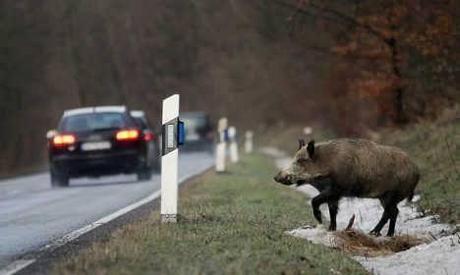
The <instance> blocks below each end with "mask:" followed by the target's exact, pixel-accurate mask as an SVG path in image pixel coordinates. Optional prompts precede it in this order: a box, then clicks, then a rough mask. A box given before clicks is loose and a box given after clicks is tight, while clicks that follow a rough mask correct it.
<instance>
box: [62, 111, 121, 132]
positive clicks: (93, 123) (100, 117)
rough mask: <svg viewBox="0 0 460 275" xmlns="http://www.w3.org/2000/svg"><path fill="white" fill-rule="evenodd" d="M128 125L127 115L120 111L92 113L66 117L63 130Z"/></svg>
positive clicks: (96, 128)
mask: <svg viewBox="0 0 460 275" xmlns="http://www.w3.org/2000/svg"><path fill="white" fill-rule="evenodd" d="M126 126H128V121H127V120H126V118H125V116H124V115H123V114H120V113H92V114H82V115H74V116H69V117H66V118H64V120H63V121H62V124H61V131H66V132H84V131H98V130H109V129H119V128H123V127H126Z"/></svg>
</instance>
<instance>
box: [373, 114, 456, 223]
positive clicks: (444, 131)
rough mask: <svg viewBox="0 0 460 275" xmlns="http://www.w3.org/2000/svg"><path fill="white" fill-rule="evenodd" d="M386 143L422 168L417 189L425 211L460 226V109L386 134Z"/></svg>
mask: <svg viewBox="0 0 460 275" xmlns="http://www.w3.org/2000/svg"><path fill="white" fill-rule="evenodd" d="M382 140H383V142H384V143H387V144H393V145H396V146H398V147H401V148H403V149H404V150H406V151H407V152H408V153H409V155H410V156H411V157H412V158H413V159H414V160H415V161H416V163H417V164H418V165H419V168H420V171H421V174H422V178H421V181H420V183H419V186H418V188H417V190H418V192H419V193H420V194H421V195H422V199H421V201H420V204H421V206H422V208H423V209H425V210H428V211H431V212H433V213H437V214H439V215H440V217H441V219H442V221H443V222H448V223H452V224H459V223H460V107H458V106H457V107H456V108H453V109H449V110H446V112H445V113H444V114H443V115H442V116H441V117H440V118H439V119H438V120H436V121H435V122H421V123H418V124H415V125H413V126H411V127H408V128H406V129H403V130H387V131H384V132H383V135H382Z"/></svg>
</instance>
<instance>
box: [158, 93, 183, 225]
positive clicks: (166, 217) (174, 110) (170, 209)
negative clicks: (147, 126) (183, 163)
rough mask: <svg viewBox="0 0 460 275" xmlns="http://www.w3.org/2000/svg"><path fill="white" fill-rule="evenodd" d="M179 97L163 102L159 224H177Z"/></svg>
mask: <svg viewBox="0 0 460 275" xmlns="http://www.w3.org/2000/svg"><path fill="white" fill-rule="evenodd" d="M178 121H179V95H178V94H175V95H172V96H170V97H168V98H166V99H164V100H163V116H162V125H163V129H162V150H161V151H162V152H161V211H160V213H161V222H162V223H175V222H177V191H178V168H179V167H178V166H179V163H178V162H179V160H178V158H179V150H178V148H177V129H178V127H177V124H178Z"/></svg>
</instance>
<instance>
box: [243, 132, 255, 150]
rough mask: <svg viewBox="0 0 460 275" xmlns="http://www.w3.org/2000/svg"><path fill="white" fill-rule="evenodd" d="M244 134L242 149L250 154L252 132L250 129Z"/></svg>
mask: <svg viewBox="0 0 460 275" xmlns="http://www.w3.org/2000/svg"><path fill="white" fill-rule="evenodd" d="M244 136H245V140H244V151H245V152H246V154H250V153H252V151H253V150H254V143H253V138H254V133H253V132H252V131H246V133H245V134H244Z"/></svg>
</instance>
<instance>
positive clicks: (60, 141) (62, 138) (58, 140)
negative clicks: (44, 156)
mask: <svg viewBox="0 0 460 275" xmlns="http://www.w3.org/2000/svg"><path fill="white" fill-rule="evenodd" d="M75 141H76V138H75V136H74V135H56V136H54V137H53V145H54V146H68V145H73V144H74V143H75Z"/></svg>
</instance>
